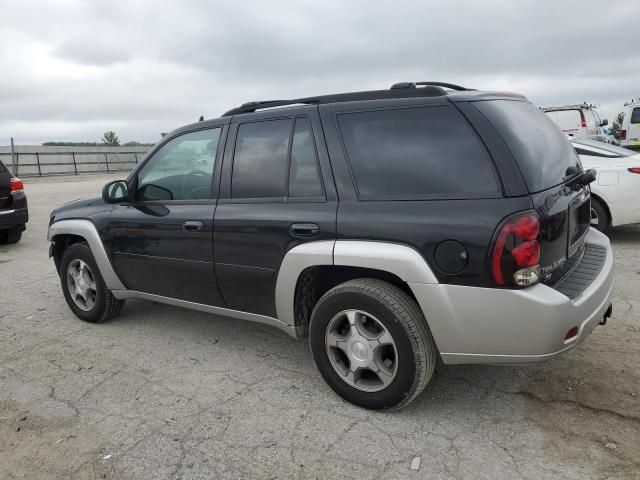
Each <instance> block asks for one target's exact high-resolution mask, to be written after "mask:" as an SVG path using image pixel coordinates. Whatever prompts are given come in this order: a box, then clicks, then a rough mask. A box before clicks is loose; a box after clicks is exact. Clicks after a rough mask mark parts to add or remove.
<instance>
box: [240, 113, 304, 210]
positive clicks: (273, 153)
mask: <svg viewBox="0 0 640 480" xmlns="http://www.w3.org/2000/svg"><path fill="white" fill-rule="evenodd" d="M291 122H292V120H270V121H266V122H254V123H244V124H242V125H240V126H239V127H238V136H237V139H236V151H235V155H234V157H233V173H232V176H231V196H232V197H233V198H267V197H284V196H285V195H286V192H285V186H286V185H285V183H286V172H287V167H288V153H289V152H288V151H289V136H290V134H291Z"/></svg>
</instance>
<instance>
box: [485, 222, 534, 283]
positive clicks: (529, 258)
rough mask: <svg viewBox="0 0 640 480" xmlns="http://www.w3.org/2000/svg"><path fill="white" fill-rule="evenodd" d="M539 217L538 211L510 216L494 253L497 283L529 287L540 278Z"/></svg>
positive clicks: (492, 257)
mask: <svg viewBox="0 0 640 480" xmlns="http://www.w3.org/2000/svg"><path fill="white" fill-rule="evenodd" d="M539 234H540V220H539V219H538V215H537V214H536V213H535V212H526V213H521V214H518V215H517V216H515V217H511V218H509V219H507V221H506V222H505V223H504V224H503V225H502V227H501V229H500V233H498V236H497V238H496V241H495V244H494V246H493V251H492V254H491V274H492V276H493V280H494V281H495V282H496V283H497V284H498V285H507V284H508V283H509V284H511V283H512V284H515V285H517V286H519V287H527V286H529V285H533V284H534V283H536V282H538V280H539V279H540V242H539V241H538V235H539Z"/></svg>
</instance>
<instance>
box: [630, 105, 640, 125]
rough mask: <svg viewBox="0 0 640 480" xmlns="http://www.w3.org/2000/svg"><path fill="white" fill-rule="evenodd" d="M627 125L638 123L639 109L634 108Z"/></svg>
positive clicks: (639, 120)
mask: <svg viewBox="0 0 640 480" xmlns="http://www.w3.org/2000/svg"><path fill="white" fill-rule="evenodd" d="M629 123H633V124H636V123H640V107H635V108H634V109H633V111H632V112H631V120H630V121H629Z"/></svg>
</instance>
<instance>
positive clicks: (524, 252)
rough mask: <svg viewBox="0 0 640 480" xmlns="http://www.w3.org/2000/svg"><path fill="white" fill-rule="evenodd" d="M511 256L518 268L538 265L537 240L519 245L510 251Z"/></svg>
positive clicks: (538, 250) (538, 244)
mask: <svg viewBox="0 0 640 480" xmlns="http://www.w3.org/2000/svg"><path fill="white" fill-rule="evenodd" d="M511 255H512V256H513V258H514V260H515V261H516V265H518V266H519V267H533V266H535V265H538V263H540V243H539V242H538V241H537V240H530V241H528V242H524V243H521V244H520V245H518V246H517V247H516V248H514V249H513V250H511Z"/></svg>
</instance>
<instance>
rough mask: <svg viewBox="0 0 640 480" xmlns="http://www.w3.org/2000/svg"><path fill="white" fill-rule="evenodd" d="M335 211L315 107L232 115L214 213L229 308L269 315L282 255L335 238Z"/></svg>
mask: <svg viewBox="0 0 640 480" xmlns="http://www.w3.org/2000/svg"><path fill="white" fill-rule="evenodd" d="M336 210H337V196H336V193H335V187H334V186H333V180H332V176H331V170H330V166H329V160H328V157H327V153H326V148H325V146H324V138H323V135H322V127H321V125H320V119H319V116H318V111H317V107H294V108H287V109H280V110H277V111H275V110H272V111H266V112H260V113H254V114H245V115H241V116H238V117H234V119H233V121H232V124H231V130H230V138H229V141H228V142H227V148H226V150H225V155H224V164H223V173H222V183H221V187H220V200H219V203H218V208H217V210H216V214H215V219H214V248H215V268H216V276H217V278H218V282H219V285H220V289H221V292H222V295H223V296H224V299H225V301H226V304H227V306H228V308H231V309H234V310H240V311H244V312H250V313H257V314H261V315H268V316H272V317H275V316H276V306H275V286H276V279H277V276H278V271H279V269H280V265H281V264H282V260H283V258H284V256H285V255H286V253H287V252H288V251H289V250H291V249H292V248H294V247H296V246H297V245H300V244H302V243H305V242H313V241H319V240H333V239H335V238H336Z"/></svg>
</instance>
